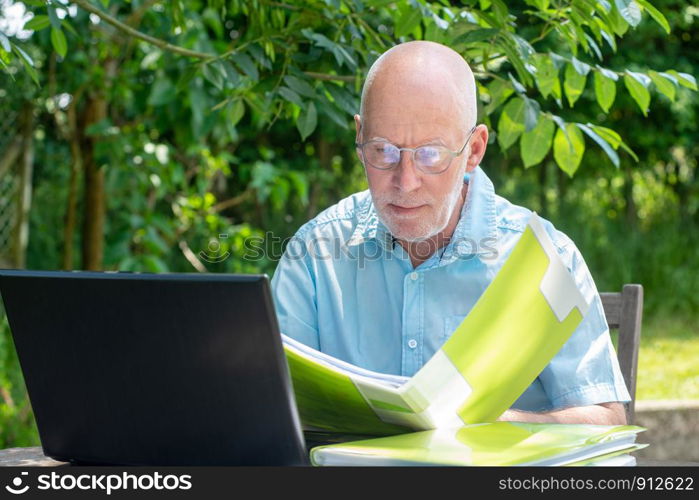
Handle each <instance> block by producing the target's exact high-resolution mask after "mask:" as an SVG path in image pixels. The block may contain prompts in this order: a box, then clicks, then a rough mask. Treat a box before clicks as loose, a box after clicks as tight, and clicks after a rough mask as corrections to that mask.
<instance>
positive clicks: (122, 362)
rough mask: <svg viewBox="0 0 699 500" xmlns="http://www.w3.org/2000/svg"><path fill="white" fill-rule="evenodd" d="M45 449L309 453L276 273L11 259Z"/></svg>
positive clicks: (282, 458)
mask: <svg viewBox="0 0 699 500" xmlns="http://www.w3.org/2000/svg"><path fill="white" fill-rule="evenodd" d="M0 292H1V293H2V298H3V301H4V304H5V309H6V312H7V316H8V320H9V324H10V329H11V330H12V334H13V337H14V341H15V346H16V349H17V353H18V356H19V361H20V364H21V367H22V371H23V373H24V377H25V382H26V385H27V390H28V393H29V397H30V400H31V403H32V407H33V409H34V414H35V417H36V421H37V426H38V428H39V434H40V437H41V443H42V446H43V449H44V453H45V454H46V455H48V456H50V457H53V458H56V459H58V460H73V461H81V462H100V463H114V464H144V465H205V464H206V465H217V464H219V465H262V464H269V465H284V464H303V463H306V455H305V448H304V443H303V437H302V433H301V430H300V424H299V420H298V414H297V411H296V406H295V402H294V398H293V393H292V389H291V385H290V382H289V376H288V369H287V366H286V362H285V358H284V353H283V348H282V344H281V340H280V336H279V333H278V326H277V322H276V317H275V315H274V308H273V304H272V300H271V295H270V291H269V284H268V280H267V277H266V276H264V275H262V276H238V275H218V274H131V273H94V272H65V271H54V272H49V271H11V270H0Z"/></svg>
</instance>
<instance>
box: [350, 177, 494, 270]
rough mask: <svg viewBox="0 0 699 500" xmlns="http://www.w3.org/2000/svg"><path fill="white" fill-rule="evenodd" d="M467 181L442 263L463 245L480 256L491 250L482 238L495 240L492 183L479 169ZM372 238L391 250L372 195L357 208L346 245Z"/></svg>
mask: <svg viewBox="0 0 699 500" xmlns="http://www.w3.org/2000/svg"><path fill="white" fill-rule="evenodd" d="M467 179H468V183H469V186H468V191H467V193H466V201H465V202H464V205H463V207H462V208H461V215H460V217H459V222H458V223H457V225H456V228H455V229H454V234H453V235H452V238H451V240H450V242H449V245H447V248H446V249H445V252H444V255H443V258H442V260H443V261H445V262H446V261H450V260H453V259H454V258H456V257H457V256H458V255H456V254H458V253H463V251H464V248H465V245H468V248H469V251H468V252H469V253H471V254H481V253H484V252H486V251H492V249H488V248H485V247H486V246H487V245H484V243H483V240H484V239H486V238H488V239H489V240H490V243H495V242H496V241H497V230H496V226H495V189H494V188H493V183H492V182H491V180H490V179H489V178H488V176H487V175H486V174H485V172H483V169H482V168H481V167H480V166H478V167H476V168H475V169H474V170H473V172H472V173H471V174H470V175H469V174H467V175H466V176H465V177H464V181H465V182H466V181H467ZM372 239H375V240H376V241H377V243H378V244H379V245H381V246H382V247H383V248H384V249H392V248H393V236H392V235H391V233H390V232H389V231H388V229H387V228H386V226H385V225H384V224H383V223H382V222H381V221H380V220H379V217H378V214H377V213H376V209H375V207H374V203H373V201H372V199H371V195H370V194H368V196H367V198H366V201H365V202H364V203H363V204H362V205H361V206H360V207H359V209H358V212H357V225H356V227H355V228H354V231H353V232H352V235H351V236H350V238H349V239H348V240H347V242H346V244H347V246H348V247H349V246H356V245H360V244H362V243H364V242H366V241H369V240H372Z"/></svg>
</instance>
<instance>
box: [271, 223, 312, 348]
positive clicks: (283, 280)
mask: <svg viewBox="0 0 699 500" xmlns="http://www.w3.org/2000/svg"><path fill="white" fill-rule="evenodd" d="M272 296H273V298H274V306H275V309H276V313H277V320H278V321H279V328H280V330H281V332H282V333H283V334H284V335H287V336H289V337H291V338H293V339H295V340H298V341H299V342H301V343H303V344H306V345H307V346H309V347H312V348H314V349H319V340H318V314H317V305H316V304H317V302H316V286H315V279H314V276H313V269H312V267H311V259H310V258H309V255H308V251H307V246H306V245H305V244H304V242H303V240H302V239H301V238H299V237H298V233H297V236H294V237H293V238H292V239H291V240H290V241H289V243H288V244H287V246H286V250H285V251H284V255H283V256H282V258H281V260H280V261H279V264H278V266H277V269H276V271H275V272H274V276H273V277H272Z"/></svg>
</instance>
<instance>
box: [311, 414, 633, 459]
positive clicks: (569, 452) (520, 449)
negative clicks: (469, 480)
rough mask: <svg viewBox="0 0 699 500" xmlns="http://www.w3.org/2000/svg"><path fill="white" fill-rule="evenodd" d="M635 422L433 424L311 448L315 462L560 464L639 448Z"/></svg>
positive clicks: (610, 455)
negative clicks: (450, 426)
mask: <svg viewBox="0 0 699 500" xmlns="http://www.w3.org/2000/svg"><path fill="white" fill-rule="evenodd" d="M643 430H644V429H643V428H641V427H636V426H632V425H618V426H607V425H582V424H579V425H567V424H529V423H518V422H494V423H486V424H471V425H465V426H463V427H460V428H457V429H447V428H440V429H433V430H429V431H421V432H413V433H410V434H403V435H397V436H388V437H381V438H374V439H367V440H362V441H353V442H351V443H342V444H334V445H327V446H318V447H316V448H313V449H312V450H311V461H312V463H313V464H314V465H348V466H354V465H362V466H365V465H367V466H368V465H377V466H378V465H420V466H424V465H446V466H513V465H527V466H531V465H536V466H558V465H575V464H581V465H583V464H589V463H591V462H592V461H593V460H592V459H593V458H595V457H596V458H597V459H600V458H602V457H605V458H609V457H612V456H614V455H616V454H620V453H625V454H628V453H629V452H630V451H635V450H636V449H640V448H642V447H643V445H638V444H635V439H636V434H638V433H639V432H641V431H643Z"/></svg>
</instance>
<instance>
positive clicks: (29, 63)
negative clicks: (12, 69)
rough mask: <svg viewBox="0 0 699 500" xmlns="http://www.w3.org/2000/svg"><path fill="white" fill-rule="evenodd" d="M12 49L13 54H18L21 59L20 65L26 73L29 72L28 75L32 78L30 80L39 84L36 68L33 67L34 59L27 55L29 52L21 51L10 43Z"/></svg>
mask: <svg viewBox="0 0 699 500" xmlns="http://www.w3.org/2000/svg"><path fill="white" fill-rule="evenodd" d="M12 50H13V51H14V53H15V54H17V55H18V56H19V59H20V60H21V61H22V65H23V66H24V69H25V70H26V71H27V73H29V76H30V77H31V78H32V80H34V83H36V84H37V85H39V74H38V73H37V72H36V69H34V61H33V60H32V58H31V57H29V54H27V53H26V52H25V51H23V50H22V49H21V48H20V47H19V46H18V45H16V44H13V45H12Z"/></svg>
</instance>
